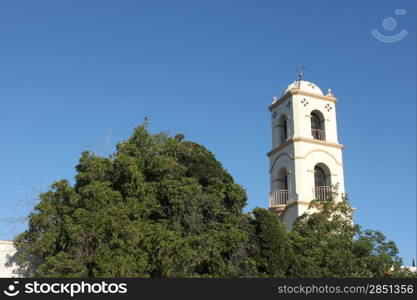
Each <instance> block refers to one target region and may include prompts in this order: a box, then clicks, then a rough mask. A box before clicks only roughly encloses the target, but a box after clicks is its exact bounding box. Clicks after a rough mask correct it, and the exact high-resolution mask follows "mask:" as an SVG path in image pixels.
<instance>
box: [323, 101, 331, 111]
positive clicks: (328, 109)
mask: <svg viewBox="0 0 417 300" xmlns="http://www.w3.org/2000/svg"><path fill="white" fill-rule="evenodd" d="M324 108H325V109H327V111H331V110H332V109H333V107H332V106H331V105H330V104H329V103H327V104H326V106H325V107H324Z"/></svg>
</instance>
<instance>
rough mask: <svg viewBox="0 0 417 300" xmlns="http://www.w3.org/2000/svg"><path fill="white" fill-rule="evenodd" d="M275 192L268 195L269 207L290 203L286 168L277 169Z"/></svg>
mask: <svg viewBox="0 0 417 300" xmlns="http://www.w3.org/2000/svg"><path fill="white" fill-rule="evenodd" d="M277 175H278V176H277V178H276V179H275V181H276V186H275V190H274V191H273V192H272V193H271V195H270V198H269V199H270V206H271V207H272V206H277V205H287V204H288V203H289V202H290V189H289V186H290V184H289V177H288V171H287V169H286V168H284V167H282V168H280V169H279V171H278V174H277Z"/></svg>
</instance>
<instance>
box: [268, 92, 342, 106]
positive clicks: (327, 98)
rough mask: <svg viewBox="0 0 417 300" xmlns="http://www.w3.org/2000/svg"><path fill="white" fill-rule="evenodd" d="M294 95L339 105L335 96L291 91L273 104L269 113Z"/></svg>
mask: <svg viewBox="0 0 417 300" xmlns="http://www.w3.org/2000/svg"><path fill="white" fill-rule="evenodd" d="M292 95H304V96H309V97H312V98H316V99H320V100H325V101H330V102H333V103H334V104H336V103H337V98H336V97H333V96H324V95H319V94H314V93H309V92H306V91H303V90H300V89H291V90H289V91H288V92H287V93H285V94H284V95H282V97H281V98H279V99H278V100H277V101H276V102H274V103H272V104H271V105H270V106H269V107H268V109H269V111H272V110H274V109H275V108H277V107H278V106H280V105H281V104H282V103H284V102H285V101H286V100H287V99H288V98H290V97H291V96H292Z"/></svg>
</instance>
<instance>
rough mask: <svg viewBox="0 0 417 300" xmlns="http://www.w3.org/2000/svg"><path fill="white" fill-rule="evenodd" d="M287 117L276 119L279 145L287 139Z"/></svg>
mask: <svg viewBox="0 0 417 300" xmlns="http://www.w3.org/2000/svg"><path fill="white" fill-rule="evenodd" d="M287 123H288V117H287V116H286V115H281V116H280V117H279V119H278V125H277V127H278V144H279V145H281V144H283V143H285V142H286V141H287V138H288V125H287Z"/></svg>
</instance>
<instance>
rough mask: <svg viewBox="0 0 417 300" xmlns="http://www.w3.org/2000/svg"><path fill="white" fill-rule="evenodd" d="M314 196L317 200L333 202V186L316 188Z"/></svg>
mask: <svg viewBox="0 0 417 300" xmlns="http://www.w3.org/2000/svg"><path fill="white" fill-rule="evenodd" d="M313 195H314V197H315V199H319V200H331V199H332V188H331V186H316V187H315V188H314V189H313Z"/></svg>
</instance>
